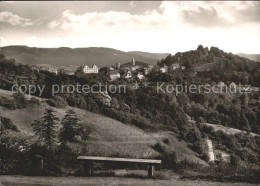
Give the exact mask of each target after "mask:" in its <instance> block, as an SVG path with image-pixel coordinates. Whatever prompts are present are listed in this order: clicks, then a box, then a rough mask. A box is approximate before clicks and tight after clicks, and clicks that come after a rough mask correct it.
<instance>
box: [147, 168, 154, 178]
mask: <svg viewBox="0 0 260 186" xmlns="http://www.w3.org/2000/svg"><path fill="white" fill-rule="evenodd" d="M153 173H154V165H148V177H149V178H152V177H153Z"/></svg>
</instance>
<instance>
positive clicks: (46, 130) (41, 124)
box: [32, 109, 59, 149]
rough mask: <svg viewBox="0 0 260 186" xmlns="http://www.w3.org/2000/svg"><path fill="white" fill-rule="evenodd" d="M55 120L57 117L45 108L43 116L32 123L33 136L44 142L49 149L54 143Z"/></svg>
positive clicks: (57, 119)
mask: <svg viewBox="0 0 260 186" xmlns="http://www.w3.org/2000/svg"><path fill="white" fill-rule="evenodd" d="M57 121H59V118H57V117H56V116H55V115H54V111H53V110H51V109H46V110H45V112H44V116H43V117H42V118H41V119H40V120H35V121H34V123H33V124H32V127H33V131H34V132H35V136H36V137H37V138H38V141H39V142H43V143H44V145H45V146H46V147H47V149H51V148H52V147H53V145H54V143H55V137H56V130H55V129H56V126H57Z"/></svg>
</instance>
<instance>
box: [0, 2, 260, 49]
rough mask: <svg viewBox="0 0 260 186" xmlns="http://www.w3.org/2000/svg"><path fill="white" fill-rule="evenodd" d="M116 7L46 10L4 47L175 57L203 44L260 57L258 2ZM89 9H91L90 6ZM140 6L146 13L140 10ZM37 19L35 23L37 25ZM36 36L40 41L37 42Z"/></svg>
mask: <svg viewBox="0 0 260 186" xmlns="http://www.w3.org/2000/svg"><path fill="white" fill-rule="evenodd" d="M75 3H76V2H75ZM113 3H115V4H113V5H111V4H110V3H108V4H109V6H108V4H107V6H106V7H105V5H104V7H103V9H98V8H93V9H85V8H82V7H84V6H81V7H80V9H79V8H78V7H79V4H77V7H76V6H75V7H74V6H66V7H61V8H60V10H59V13H57V11H56V10H55V11H54V13H55V16H53V15H52V12H51V11H50V12H48V11H46V13H45V14H46V17H45V18H46V19H44V20H43V21H42V22H41V23H39V24H34V27H27V28H21V27H15V28H10V29H13V30H12V32H8V29H9V28H5V29H4V28H3V27H2V28H0V30H3V31H2V33H1V34H2V37H3V39H4V40H3V45H10V44H27V45H30V46H41V47H60V46H68V47H91V46H99V47H112V48H116V49H120V50H125V51H130V50H140V51H150V52H170V53H174V52H177V51H186V50H191V49H195V48H196V47H197V46H198V45H199V44H202V45H204V46H208V47H210V46H217V47H219V48H221V49H223V50H225V51H228V52H229V51H231V52H233V53H237V52H244V53H259V52H260V36H259V30H260V21H259V13H258V12H259V3H258V2H250V1H207V2H206V1H192V2H186V1H163V2H161V4H160V5H158V4H157V6H156V7H154V6H155V5H154V6H153V7H148V8H147V7H146V8H145V6H146V4H145V3H146V2H142V3H143V4H139V3H141V2H139V1H135V2H134V4H136V5H137V6H136V7H135V8H131V7H130V4H129V2H124V3H123V4H120V3H122V2H120V3H119V4H116V2H113ZM147 3H148V2H147ZM80 5H82V4H80ZM84 5H88V4H87V2H86V4H84ZM116 5H118V7H117V8H116V9H115V7H116ZM119 5H120V8H119ZM37 6H38V5H37ZM97 6H98V7H100V4H98V5H97ZM110 6H112V7H113V8H111V7H110ZM139 7H142V9H140V10H138V9H139ZM129 10H131V11H129ZM136 10H138V14H137V13H136V12H135V11H136ZM35 11H37V10H35ZM19 15H22V14H19ZM33 15H34V18H33V20H37V16H36V17H35V14H33ZM23 17H28V16H27V15H23ZM29 17H30V16H29ZM38 17H43V16H42V15H40V14H39V15H38ZM29 22H32V21H31V20H29ZM35 23H36V22H35ZM42 23H44V24H42ZM50 28H51V29H50ZM29 31H30V33H29ZM32 32H33V35H34V36H35V37H34V38H31V35H32ZM11 33H12V34H11ZM15 34H16V37H15ZM22 38H23V39H22Z"/></svg>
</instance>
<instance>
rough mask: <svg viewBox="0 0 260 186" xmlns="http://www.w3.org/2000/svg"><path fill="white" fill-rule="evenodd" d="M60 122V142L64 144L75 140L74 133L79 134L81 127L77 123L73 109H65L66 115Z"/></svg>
mask: <svg viewBox="0 0 260 186" xmlns="http://www.w3.org/2000/svg"><path fill="white" fill-rule="evenodd" d="M61 124H62V128H61V131H60V135H59V139H60V142H61V143H62V144H63V145H66V143H67V142H75V141H77V139H76V135H78V134H79V132H80V129H81V128H82V127H81V125H80V124H79V119H78V118H77V116H76V114H75V112H74V111H73V110H71V109H69V110H67V112H66V115H65V116H64V118H63V119H62V121H61Z"/></svg>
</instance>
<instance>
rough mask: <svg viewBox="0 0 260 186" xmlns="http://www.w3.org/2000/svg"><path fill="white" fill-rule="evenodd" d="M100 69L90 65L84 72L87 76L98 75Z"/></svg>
mask: <svg viewBox="0 0 260 186" xmlns="http://www.w3.org/2000/svg"><path fill="white" fill-rule="evenodd" d="M98 70H99V69H98V67H97V66H96V65H93V66H92V67H89V66H88V65H85V66H84V67H83V72H84V73H86V74H97V73H98Z"/></svg>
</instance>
